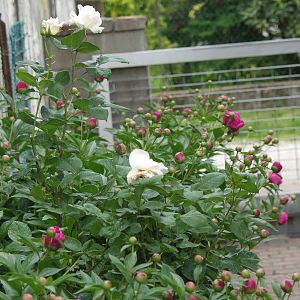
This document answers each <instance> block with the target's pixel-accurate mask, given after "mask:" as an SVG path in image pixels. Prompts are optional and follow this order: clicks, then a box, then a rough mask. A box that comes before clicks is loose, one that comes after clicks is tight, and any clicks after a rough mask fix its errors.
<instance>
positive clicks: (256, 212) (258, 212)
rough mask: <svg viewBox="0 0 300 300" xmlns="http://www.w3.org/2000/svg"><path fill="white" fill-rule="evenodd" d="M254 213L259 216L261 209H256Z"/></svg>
mask: <svg viewBox="0 0 300 300" xmlns="http://www.w3.org/2000/svg"><path fill="white" fill-rule="evenodd" d="M253 214H254V215H255V217H259V216H260V210H259V209H258V208H256V209H254V210H253Z"/></svg>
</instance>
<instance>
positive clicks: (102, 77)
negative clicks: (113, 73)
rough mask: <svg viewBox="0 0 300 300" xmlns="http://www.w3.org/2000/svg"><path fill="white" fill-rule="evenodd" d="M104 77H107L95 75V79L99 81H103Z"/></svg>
mask: <svg viewBox="0 0 300 300" xmlns="http://www.w3.org/2000/svg"><path fill="white" fill-rule="evenodd" d="M104 79H105V77H104V76H102V75H99V76H96V77H95V81H97V82H102V81H103V80H104Z"/></svg>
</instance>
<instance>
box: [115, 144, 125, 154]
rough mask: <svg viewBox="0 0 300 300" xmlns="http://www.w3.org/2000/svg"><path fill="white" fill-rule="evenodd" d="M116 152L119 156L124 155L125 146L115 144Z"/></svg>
mask: <svg viewBox="0 0 300 300" xmlns="http://www.w3.org/2000/svg"><path fill="white" fill-rule="evenodd" d="M116 152H117V153H118V154H120V155H122V154H124V153H126V146H125V145H124V144H117V145H116Z"/></svg>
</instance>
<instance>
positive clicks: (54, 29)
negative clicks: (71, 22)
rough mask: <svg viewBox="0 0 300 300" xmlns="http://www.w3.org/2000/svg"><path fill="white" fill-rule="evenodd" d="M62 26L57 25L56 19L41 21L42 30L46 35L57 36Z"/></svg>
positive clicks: (61, 24) (60, 24)
mask: <svg viewBox="0 0 300 300" xmlns="http://www.w3.org/2000/svg"><path fill="white" fill-rule="evenodd" d="M63 24H64V23H63V22H62V23H59V21H58V18H50V19H48V20H43V21H42V30H43V31H44V32H45V33H46V34H50V35H57V34H58V33H59V32H60V30H61V28H62V26H63Z"/></svg>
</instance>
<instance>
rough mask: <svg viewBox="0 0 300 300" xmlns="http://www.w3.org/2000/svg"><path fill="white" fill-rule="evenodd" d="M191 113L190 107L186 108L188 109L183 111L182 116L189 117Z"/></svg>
mask: <svg viewBox="0 0 300 300" xmlns="http://www.w3.org/2000/svg"><path fill="white" fill-rule="evenodd" d="M191 112H192V111H191V109H190V108H188V107H186V108H184V109H183V110H182V114H183V115H184V116H185V117H186V116H188V115H189V114H190V113H191Z"/></svg>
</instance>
